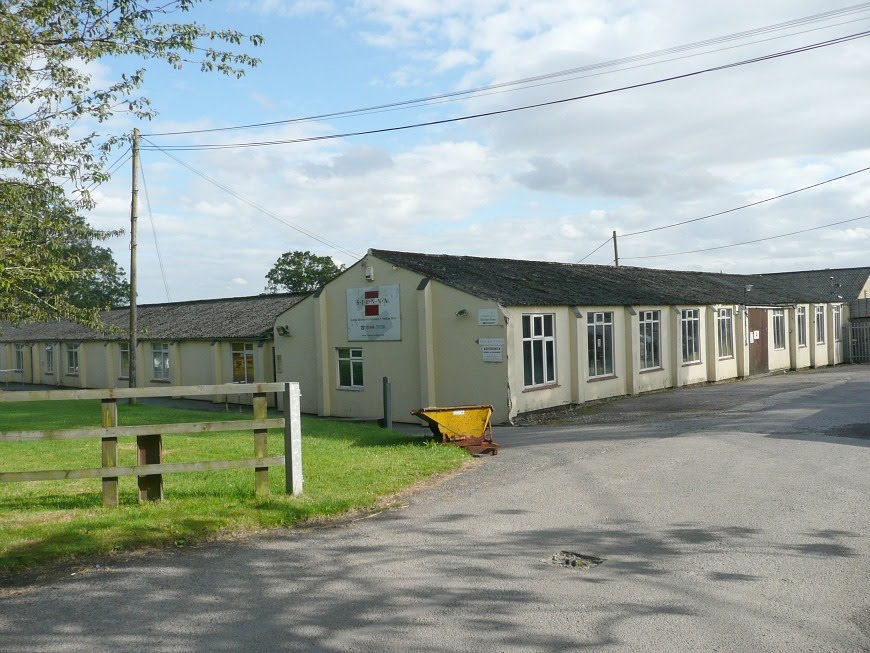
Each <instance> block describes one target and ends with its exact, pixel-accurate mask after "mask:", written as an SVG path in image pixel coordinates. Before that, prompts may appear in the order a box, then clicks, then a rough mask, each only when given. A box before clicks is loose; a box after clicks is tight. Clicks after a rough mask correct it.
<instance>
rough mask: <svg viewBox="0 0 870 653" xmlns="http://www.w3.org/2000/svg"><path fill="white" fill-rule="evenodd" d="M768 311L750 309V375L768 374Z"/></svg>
mask: <svg viewBox="0 0 870 653" xmlns="http://www.w3.org/2000/svg"><path fill="white" fill-rule="evenodd" d="M767 351H768V347H767V309H766V308H750V309H749V374H750V376H751V375H752V374H763V373H764V372H767V371H768V369H769V367H768V360H767Z"/></svg>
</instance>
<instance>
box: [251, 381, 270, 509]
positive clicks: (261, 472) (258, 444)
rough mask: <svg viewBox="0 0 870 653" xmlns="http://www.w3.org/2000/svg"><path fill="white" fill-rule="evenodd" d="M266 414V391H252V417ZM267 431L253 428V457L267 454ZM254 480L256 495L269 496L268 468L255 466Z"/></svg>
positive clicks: (263, 417) (262, 416) (259, 417)
mask: <svg viewBox="0 0 870 653" xmlns="http://www.w3.org/2000/svg"><path fill="white" fill-rule="evenodd" d="M267 416H268V408H267V405H266V393H264V392H255V393H254V419H255V420H258V419H266V417H267ZM268 433H269V431H267V430H266V429H254V457H255V458H265V457H266V456H268V455H269V446H268V441H267V439H266V436H267V434H268ZM254 482H255V484H256V493H257V496H258V497H267V496H269V468H268V467H255V468H254Z"/></svg>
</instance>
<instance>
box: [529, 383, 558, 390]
mask: <svg viewBox="0 0 870 653" xmlns="http://www.w3.org/2000/svg"><path fill="white" fill-rule="evenodd" d="M558 387H560V386H559V384H558V383H548V384H546V385H532V386H529V387H527V388H523V392H537V391H538V390H552V389H553V388H558Z"/></svg>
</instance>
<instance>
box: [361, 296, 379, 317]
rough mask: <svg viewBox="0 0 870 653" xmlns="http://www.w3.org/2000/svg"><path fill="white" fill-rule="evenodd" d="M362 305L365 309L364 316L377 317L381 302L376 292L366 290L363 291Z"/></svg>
mask: <svg viewBox="0 0 870 653" xmlns="http://www.w3.org/2000/svg"><path fill="white" fill-rule="evenodd" d="M363 305H364V307H365V309H364V310H365V313H364V315H365V316H366V317H371V316H374V317H377V316H378V315H380V308H381V302H380V299H379V298H378V291H377V290H366V291H365V299H364V301H363Z"/></svg>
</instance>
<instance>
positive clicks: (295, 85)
mask: <svg viewBox="0 0 870 653" xmlns="http://www.w3.org/2000/svg"><path fill="white" fill-rule="evenodd" d="M835 8H837V7H832V6H830V5H829V4H828V3H822V2H784V1H777V0H773V1H771V2H767V3H764V4H763V5H760V4H759V3H757V2H755V3H751V2H748V1H744V0H735V1H733V2H729V3H724V2H713V3H704V4H703V5H699V6H694V5H691V4H686V3H679V2H673V1H670V2H669V1H667V0H650V1H649V2H644V3H637V2H631V1H623V0H613V1H608V2H603V1H601V2H596V1H589V2H586V1H581V2H571V3H566V2H559V1H554V2H548V1H546V0H541V1H540V2H509V1H499V0H480V1H479V2H475V3H467V2H459V1H455V0H442V1H440V2H429V1H428V0H382V1H381V2H366V1H363V0H360V1H358V2H352V3H338V2H328V1H327V0H323V1H317V0H308V1H304V0H303V1H300V2H291V1H283V0H268V1H265V2H254V1H250V2H233V1H230V0H226V1H222V2H214V3H210V4H209V3H206V4H204V5H201V6H199V7H197V8H195V9H194V11H193V12H192V13H191V14H190V17H191V18H193V19H195V20H197V21H198V22H202V23H205V24H206V25H208V26H210V27H215V28H217V27H233V28H236V29H239V30H241V31H243V32H246V33H260V34H262V35H263V36H264V37H265V38H266V43H265V45H264V46H263V47H261V48H257V49H255V50H253V49H252V50H249V51H251V52H252V53H253V54H255V55H256V56H258V57H260V58H261V59H262V63H261V64H260V66H259V67H257V68H255V69H253V70H251V71H249V72H248V74H247V75H246V76H245V77H244V78H242V79H241V80H235V79H230V78H226V77H223V76H220V75H217V74H203V73H200V72H199V71H198V70H197V68H196V66H187V67H185V68H184V69H183V70H181V71H176V70H172V69H170V68H169V67H168V66H165V65H163V64H159V63H156V64H155V63H153V62H148V63H146V64H145V65H146V67H147V68H148V73H147V78H146V83H145V86H144V88H143V93H144V94H145V95H147V96H148V97H150V98H151V99H152V101H153V104H154V107H155V108H156V109H157V110H158V111H159V113H160V116H159V118H158V119H157V120H155V121H154V122H153V123H149V124H143V125H138V126H139V127H140V129H142V131H143V132H145V133H151V132H158V131H173V130H179V129H202V128H211V127H222V126H229V125H237V124H246V123H254V122H265V121H273V120H281V119H286V118H292V117H299V116H305V115H312V114H320V113H328V112H332V111H336V110H344V109H351V108H357V107H364V106H371V105H377V104H384V103H389V102H395V101H399V100H404V99H409V98H417V97H422V96H427V95H431V94H438V93H444V92H450V91H455V90H459V89H465V88H469V87H473V86H479V85H488V84H493V83H500V82H505V81H511V80H515V79H519V78H524V77H527V76H532V75H539V74H544V73H549V72H553V71H559V70H565V69H569V68H574V67H578V66H584V65H589V64H595V63H598V62H604V61H609V60H613V59H617V58H621V57H627V56H631V55H637V54H641V53H647V52H651V51H654V50H658V49H662V48H668V47H671V46H677V45H682V44H687V43H691V42H695V41H699V40H702V39H706V38H712V37H717V36H721V35H726V34H731V33H735V32H738V31H743V30H748V29H753V28H756V27H761V26H764V25H769V24H773V23H779V22H782V21H786V20H790V19H795V18H800V17H804V16H809V15H812V14H817V13H820V12H823V11H829V10H831V9H835ZM836 23H842V24H839V25H837V24H836ZM868 26H870V10H862V11H856V12H854V13H852V14H850V15H849V16H846V17H839V18H837V19H836V20H829V21H825V22H814V23H812V24H809V25H805V26H803V27H800V28H793V29H791V30H790V31H788V32H782V31H781V32H776V33H775V34H767V35H764V36H761V37H756V38H754V39H742V40H739V41H734V42H732V43H730V45H739V46H740V47H736V48H733V49H730V50H726V51H718V52H716V51H713V52H709V50H716V49H718V48H721V47H722V46H721V45H719V46H717V47H709V48H707V49H706V50H707V51H708V52H706V54H704V50H700V49H693V50H689V51H686V52H683V53H681V54H682V55H691V56H687V57H685V58H681V59H677V60H673V61H664V59H667V58H674V57H676V56H678V55H671V56H670V57H658V58H654V59H646V60H644V61H643V62H637V63H635V64H634V65H635V66H637V65H638V64H639V63H643V64H648V65H644V66H643V67H635V68H633V69H623V70H614V69H613V67H607V68H602V69H600V70H599V72H602V73H605V74H601V75H598V76H594V77H586V78H582V79H571V80H568V81H564V80H563V81H560V82H559V83H554V84H549V85H543V86H536V87H534V88H527V89H525V90H514V91H511V92H500V93H495V94H489V95H485V96H480V97H474V98H465V99H464V100H462V101H459V102H449V103H442V104H437V105H434V106H426V107H413V108H410V109H404V110H400V111H391V112H384V113H379V114H370V115H363V116H357V117H353V118H345V119H335V118H333V119H329V120H324V121H318V122H307V123H298V124H292V125H280V126H272V127H268V128H262V129H252V130H242V131H234V132H217V133H211V134H201V135H190V136H166V137H152V138H151V140H152V141H153V142H154V143H157V144H159V145H181V144H189V143H234V142H241V141H260V140H272V139H278V140H280V139H288V138H299V137H310V136H316V135H323V134H334V133H341V132H345V131H353V130H363V129H372V128H379V127H387V126H392V125H399V124H407V123H413V122H418V121H427V120H437V119H441V118H445V117H452V116H459V115H463V114H469V113H477V112H485V111H492V110H498V109H502V108H506V107H511V106H516V105H521V104H526V103H533V102H542V101H548V100H553V99H557V98H562V97H569V96H574V95H580V94H584V93H590V92H596V91H600V90H604V89H608V88H614V87H618V86H623V85H627V84H633V83H639V82H644V81H648V80H651V79H655V78H660V77H666V76H669V75H674V74H681V73H686V72H691V71H694V70H698V69H701V68H706V67H708V66H714V65H718V64H721V63H726V62H731V61H736V60H739V59H745V58H747V57H751V56H757V55H760V54H765V53H769V52H773V51H775V50H781V49H784V48H788V47H796V46H800V45H804V44H807V43H811V42H814V41H820V40H823V39H827V38H832V37H834V36H839V35H845V34H850V33H854V32H859V31H862V30H865V29H868ZM807 30H813V31H807ZM800 31H806V33H804V34H798V33H797V32H800ZM785 34H790V36H787V37H786V38H779V39H777V40H772V41H766V42H759V43H755V44H747V42H748V41H750V40H757V41H761V40H762V39H766V38H770V37H771V36H781V35H785ZM129 65H130V62H129V61H103V62H101V63H100V65H98V66H96V67H95V68H94V75H95V78H96V80H99V79H111V78H112V77H113V76H116V75H118V74H119V73H120V72H121V71H122V70H124V69H125V66H129ZM868 66H870V40H868V39H862V40H857V41H854V42H852V43H848V44H840V45H835V46H832V47H829V48H825V49H821V50H817V51H814V52H810V53H804V54H797V55H794V56H791V57H785V58H782V59H779V60H776V61H772V62H765V63H759V64H754V65H752V66H745V67H741V68H739V69H732V70H727V71H720V72H715V73H710V74H709V75H704V76H699V77H694V78H691V79H687V80H681V81H675V82H671V83H668V84H663V85H660V86H655V87H650V88H644V89H637V90H633V91H626V92H622V93H618V94H613V95H608V96H605V97H599V98H593V99H589V100H584V101H580V102H573V103H568V104H562V105H558V106H555V107H548V108H542V109H536V110H531V111H526V112H521V113H515V114H510V115H507V116H499V117H492V118H482V119H479V120H474V121H468V122H463V123H456V124H448V125H439V126H435V127H427V128H422V129H415V130H409V131H403V132H395V133H390V134H380V135H370V136H362V137H354V138H347V139H336V140H327V141H320V142H315V143H302V144H293V145H277V146H271V147H263V148H255V149H228V150H220V151H208V152H202V151H197V152H177V153H175V155H176V156H177V157H178V158H179V159H182V160H183V161H184V162H186V163H187V164H189V165H191V166H193V167H194V168H196V169H197V170H199V171H201V172H203V173H205V174H207V175H209V176H210V177H213V178H214V179H216V180H218V181H219V182H220V183H222V184H224V185H226V186H228V187H230V188H231V189H232V190H234V191H235V192H236V193H237V194H239V195H241V196H243V197H244V198H247V199H249V200H251V201H253V202H255V203H257V204H259V205H261V206H262V207H264V208H266V209H268V210H269V211H271V212H272V213H274V214H275V215H277V216H279V217H280V218H281V219H283V220H285V221H289V222H292V223H294V224H297V225H300V226H302V227H303V228H304V229H305V230H307V231H309V232H313V233H316V234H318V235H320V236H322V237H323V238H324V239H326V240H328V241H330V242H331V243H335V244H337V245H338V246H339V247H340V249H338V248H333V247H330V246H327V245H324V244H322V243H320V242H317V241H316V240H313V239H310V238H309V237H307V236H305V235H303V234H301V233H299V232H298V231H295V230H293V229H291V228H290V227H288V226H286V225H285V224H281V223H279V222H277V221H276V220H274V219H272V218H270V217H268V216H266V215H264V214H262V213H260V212H258V211H256V210H255V209H253V208H252V207H250V206H249V205H248V204H245V203H243V202H240V201H239V200H238V199H236V198H234V197H232V196H231V195H229V194H226V193H224V192H223V191H221V190H219V189H218V188H216V187H215V186H213V185H211V184H209V183H208V182H207V181H205V180H203V179H201V178H199V177H197V176H196V175H194V174H193V173H191V172H190V171H189V170H187V169H186V168H184V167H182V166H181V165H179V164H178V163H176V162H174V161H173V160H171V159H169V158H167V157H166V156H164V155H163V154H162V153H160V152H157V151H145V152H143V158H142V160H143V169H144V175H145V181H146V183H147V187H148V199H150V205H151V210H152V211H151V214H153V221H154V224H155V227H156V233H157V236H158V238H159V241H160V250H161V253H162V255H163V262H164V265H165V273H166V286H164V284H163V281H162V278H161V275H160V271H159V267H158V265H157V257H156V249H155V246H154V240H153V237H152V232H151V222H150V220H151V218H150V217H149V212H148V203H146V202H145V201H144V200H145V197H144V193H143V198H142V199H143V201H142V223H141V231H140V239H141V247H140V280H141V281H140V283H141V288H140V300H141V301H143V302H149V301H151V302H153V301H165V300H166V299H167V291H166V287H168V290H169V294H170V295H171V297H172V299H174V300H181V299H195V298H204V297H219V296H230V295H245V294H255V293H258V292H260V291H262V289H263V287H264V284H265V280H264V277H265V274H266V272H267V271H268V270H269V268H270V267H271V265H272V263H273V262H274V261H275V259H277V257H278V256H279V255H280V254H281V253H282V252H284V251H288V250H294V249H307V250H312V251H315V252H316V253H318V254H327V255H330V256H332V257H333V258H335V260H336V261H338V262H341V263H351V262H353V257H352V256H351V255H350V253H354V254H362V253H364V252H365V251H366V249H368V248H369V247H378V248H392V249H401V250H407V251H426V252H435V253H451V254H471V255H479V256H499V257H516V258H534V259H544V260H559V261H566V262H570V261H577V260H579V259H580V258H581V257H583V256H585V255H586V254H587V253H588V252H589V251H591V250H592V249H593V248H594V247H596V246H597V245H598V244H600V243H601V242H603V240H604V239H605V238H607V237H608V236H609V235H610V233H611V231H612V230H617V231H618V232H619V233H627V232H630V231H637V230H640V229H645V228H648V227H651V226H659V225H664V224H668V223H671V222H676V221H681V220H688V219H692V218H695V217H698V216H702V215H705V214H707V213H712V212H715V211H721V210H724V209H728V208H731V207H734V206H738V205H741V204H745V203H748V202H752V201H757V200H759V199H763V198H765V197H768V196H771V195H775V194H778V193H782V192H786V191H789V190H792V189H794V188H798V187H800V186H804V185H808V184H812V183H816V182H818V181H821V180H824V179H826V178H829V177H833V176H835V175H838V174H843V173H845V172H849V171H851V170H855V169H858V168H862V167H865V166H868V165H870V148H868V145H867V143H868V142H870V141H868V138H867V137H868V136H870V133H868V132H870V127H868V124H867V121H866V116H867V115H868V109H870V106H868V105H870V87H868V85H867V84H866V79H867V72H868ZM622 68H627V66H625V65H624V66H623V67H622ZM133 126H135V123H134V122H132V121H130V120H129V119H128V118H127V117H119V118H118V119H116V120H114V121H112V122H111V123H110V124H109V125H107V128H108V129H109V130H111V131H113V132H115V133H118V132H124V131H128V130H130V129H132V127H133ZM867 174H870V173H865V175H863V176H862V175H856V176H855V177H851V178H849V179H846V180H842V181H839V182H835V183H832V184H829V185H826V186H824V187H821V188H819V189H816V190H813V191H807V192H805V193H800V194H798V195H795V196H793V197H790V198H786V199H783V200H778V201H777V202H771V203H769V204H765V205H762V206H761V207H756V208H753V209H748V210H746V211H741V212H738V213H733V214H729V215H727V216H723V217H721V218H716V219H711V220H705V221H702V222H698V223H694V224H692V225H687V226H685V227H679V228H674V229H667V230H662V231H658V232H654V233H652V234H647V235H644V236H636V237H631V238H628V237H627V238H625V239H624V240H621V241H620V254H621V255H622V256H623V257H626V260H624V261H623V262H624V263H626V264H636V265H649V266H655V267H669V268H679V269H703V270H717V271H718V270H725V271H745V272H757V271H765V270H769V271H779V270H792V269H805V268H823V267H846V266H854V265H867V264H870V259H868V255H867V252H868V251H870V220H867V221H859V222H854V223H850V224H847V225H842V226H841V227H839V228H831V229H826V230H823V231H815V232H810V233H807V234H803V235H801V236H795V237H790V238H783V239H777V240H770V241H766V242H764V243H759V244H756V245H752V246H744V247H738V248H732V249H723V250H718V251H714V252H709V253H697V254H689V255H682V256H674V257H663V258H652V259H631V258H628V257H635V256H637V257H639V256H648V255H653V254H662V253H668V252H673V251H682V250H688V249H700V248H705V247H715V246H718V245H723V244H728V243H732V242H736V241H740V240H749V239H753V238H763V237H766V236H771V235H776V234H780V233H784V232H788V231H795V230H799V229H806V228H810V227H813V226H816V225H819V224H824V223H827V222H832V221H835V220H844V219H850V218H856V217H859V216H862V215H866V214H870V192H868V191H867V190H866V188H867V187H868V186H867V183H866V175H867ZM129 183H130V180H129V170H128V168H126V167H125V168H124V169H122V170H120V171H119V172H118V173H117V174H116V175H115V177H114V178H113V180H112V181H111V182H109V183H108V184H106V185H105V186H104V187H102V188H101V189H99V191H98V193H97V195H96V198H97V201H98V206H97V208H96V209H95V211H94V212H93V213H92V215H91V221H92V222H93V223H95V224H96V225H98V226H100V227H112V228H117V227H120V226H124V225H125V224H126V221H127V219H128V211H129V208H128V207H129ZM110 245H111V247H112V248H113V251H114V252H115V254H116V257H117V258H118V260H119V262H120V263H121V264H122V265H123V266H124V267H125V268H126V267H127V256H128V252H127V249H126V243H125V241H124V239H116V240H113V241H111V242H110ZM348 252H350V253H348ZM611 252H612V248H611V247H610V246H609V245H608V246H606V247H604V248H602V249H601V250H600V251H599V252H597V253H596V254H595V255H593V256H592V257H590V258H589V259H588V260H587V262H590V263H600V264H607V263H610V262H611V261H610V254H611Z"/></svg>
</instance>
